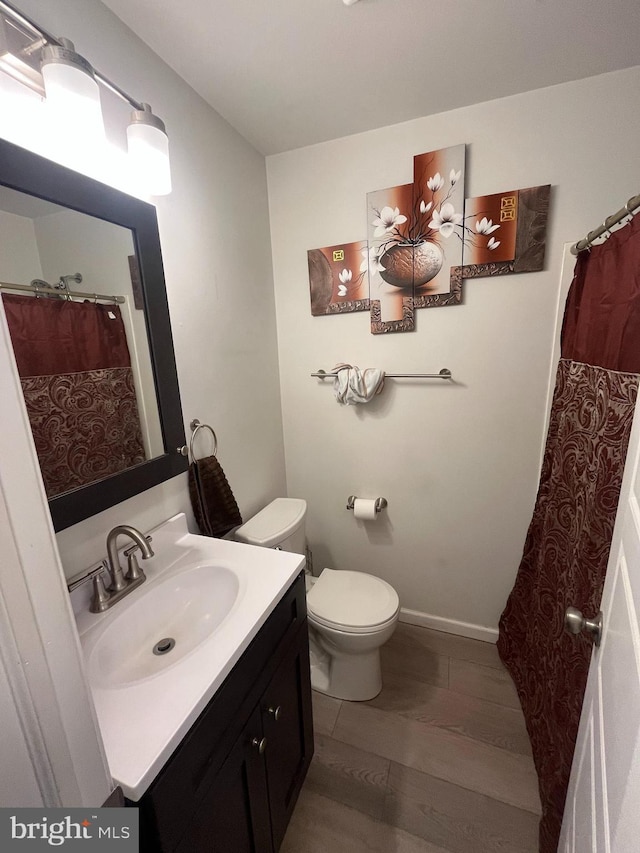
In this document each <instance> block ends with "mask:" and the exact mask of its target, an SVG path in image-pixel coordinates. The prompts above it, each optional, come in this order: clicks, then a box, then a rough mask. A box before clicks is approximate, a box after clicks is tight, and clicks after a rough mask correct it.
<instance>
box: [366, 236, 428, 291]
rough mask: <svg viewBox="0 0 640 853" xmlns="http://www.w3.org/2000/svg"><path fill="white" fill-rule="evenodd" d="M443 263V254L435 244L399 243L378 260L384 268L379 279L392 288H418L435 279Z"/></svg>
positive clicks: (426, 242)
mask: <svg viewBox="0 0 640 853" xmlns="http://www.w3.org/2000/svg"><path fill="white" fill-rule="evenodd" d="M443 262H444V254H443V252H442V249H441V248H440V246H438V244H437V243H430V242H428V241H425V242H424V243H418V244H414V243H399V244H398V245H396V246H392V247H391V248H390V249H387V251H386V252H385V253H384V255H382V257H381V258H380V263H381V264H382V266H383V267H384V270H383V271H381V272H380V277H381V278H382V279H383V280H384V281H386V282H387V284H392V285H393V286H394V287H404V288H410V287H413V286H414V285H415V286H416V287H418V286H419V285H421V284H426V283H427V282H428V281H431V279H432V278H435V277H436V276H437V275H438V273H439V272H440V270H441V269H442V264H443Z"/></svg>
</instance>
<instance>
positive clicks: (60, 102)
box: [40, 38, 105, 144]
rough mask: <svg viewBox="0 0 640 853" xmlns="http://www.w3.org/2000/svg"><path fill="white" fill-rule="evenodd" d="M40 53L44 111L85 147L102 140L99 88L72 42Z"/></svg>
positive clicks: (91, 70)
mask: <svg viewBox="0 0 640 853" xmlns="http://www.w3.org/2000/svg"><path fill="white" fill-rule="evenodd" d="M58 41H59V44H49V43H48V44H46V45H45V46H44V47H43V49H42V60H41V63H40V70H41V72H42V78H43V80H44V91H45V96H46V99H47V109H48V110H49V111H50V113H51V114H52V115H53V116H54V117H55V121H56V123H57V125H58V126H59V127H60V128H68V129H70V130H71V131H72V132H73V133H74V134H75V133H79V134H80V135H81V137H82V141H83V142H84V143H88V144H92V143H93V144H95V143H99V142H100V141H102V140H104V138H105V134H104V122H103V120H102V109H101V107H100V88H99V87H98V83H97V81H96V78H95V74H94V71H93V68H92V67H91V65H90V64H89V63H88V62H87V60H86V59H85V58H84V56H80V54H79V53H76V50H75V47H74V45H73V42H71V41H69V39H66V38H60V39H58Z"/></svg>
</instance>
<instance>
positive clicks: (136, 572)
mask: <svg viewBox="0 0 640 853" xmlns="http://www.w3.org/2000/svg"><path fill="white" fill-rule="evenodd" d="M144 538H145V539H146V540H147V542H151V541H152V539H151V536H145V537H144ZM139 550H140V546H139V545H132V546H131V548H125V550H124V551H123V552H122V553H123V554H124V556H125V557H126V558H127V574H126V578H127V580H128V581H136V580H138V579H139V578H144V572H143V571H142V569H141V568H140V564H139V563H138V557H137V555H136V551H139ZM151 553H153V551H152V552H151Z"/></svg>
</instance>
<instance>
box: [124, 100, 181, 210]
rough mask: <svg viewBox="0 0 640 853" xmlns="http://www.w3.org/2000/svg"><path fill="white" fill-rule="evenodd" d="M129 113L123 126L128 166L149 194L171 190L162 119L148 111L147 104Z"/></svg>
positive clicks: (167, 148) (158, 193) (167, 145)
mask: <svg viewBox="0 0 640 853" xmlns="http://www.w3.org/2000/svg"><path fill="white" fill-rule="evenodd" d="M140 106H141V109H139V110H134V111H133V112H132V113H131V123H130V124H129V126H128V127H127V142H128V145H129V156H130V157H131V165H132V166H133V168H134V170H135V172H136V174H139V175H140V176H141V178H142V180H143V182H144V185H145V186H147V187H148V188H149V192H150V193H151V195H168V194H169V193H170V192H171V170H170V167H169V139H168V137H167V131H166V129H165V126H164V122H163V121H162V119H159V118H158V116H155V115H154V114H153V113H152V112H151V107H150V106H149V104H140Z"/></svg>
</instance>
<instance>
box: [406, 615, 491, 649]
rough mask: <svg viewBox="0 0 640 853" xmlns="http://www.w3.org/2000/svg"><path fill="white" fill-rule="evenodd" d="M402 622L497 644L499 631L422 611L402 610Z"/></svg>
mask: <svg viewBox="0 0 640 853" xmlns="http://www.w3.org/2000/svg"><path fill="white" fill-rule="evenodd" d="M400 621H401V622H407V623H408V624H409V625H420V626H421V627H422V628H433V630H434V631H444V632H445V633H447V634H458V635H459V636H461V637H470V638H471V639H473V640H484V642H486V643H496V642H497V640H498V631H497V629H496V628H485V626H484V625H474V624H473V623H471V622H459V621H458V620H457V619H445V618H444V617H443V616H432V615H431V614H430V613H422V612H421V611H420V610H409V609H408V608H406V607H401V608H400Z"/></svg>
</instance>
